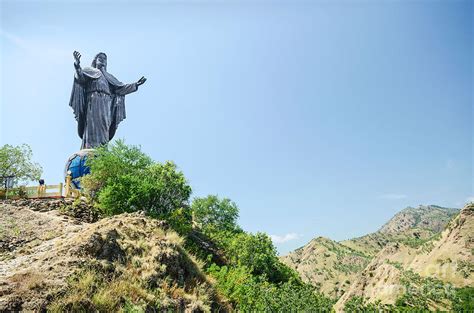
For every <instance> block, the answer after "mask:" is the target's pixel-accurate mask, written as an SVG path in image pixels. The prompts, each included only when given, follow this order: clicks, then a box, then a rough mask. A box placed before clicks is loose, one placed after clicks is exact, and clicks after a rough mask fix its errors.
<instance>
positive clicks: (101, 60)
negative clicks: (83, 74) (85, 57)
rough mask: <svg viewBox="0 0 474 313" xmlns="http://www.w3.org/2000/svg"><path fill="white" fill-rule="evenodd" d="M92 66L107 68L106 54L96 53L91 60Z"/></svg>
mask: <svg viewBox="0 0 474 313" xmlns="http://www.w3.org/2000/svg"><path fill="white" fill-rule="evenodd" d="M92 67H95V68H98V69H102V68H103V69H104V70H107V55H106V54H105V53H103V52H100V53H98V54H97V55H96V56H95V58H94V60H93V61H92Z"/></svg>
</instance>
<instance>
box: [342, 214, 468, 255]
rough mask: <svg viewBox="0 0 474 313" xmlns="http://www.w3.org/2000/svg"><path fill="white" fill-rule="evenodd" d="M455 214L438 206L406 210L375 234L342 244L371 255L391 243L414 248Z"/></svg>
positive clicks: (430, 236) (441, 228) (438, 230)
mask: <svg viewBox="0 0 474 313" xmlns="http://www.w3.org/2000/svg"><path fill="white" fill-rule="evenodd" d="M458 213H459V209H453V208H444V207H440V206H437V205H427V206H424V205H420V206H418V207H417V208H413V207H407V208H405V209H403V210H402V211H400V212H398V213H397V214H395V216H394V217H392V218H391V219H390V220H389V221H388V222H387V223H385V224H384V225H383V226H382V227H381V228H380V229H379V230H378V231H377V232H375V233H372V234H368V235H365V236H362V237H358V238H353V239H349V240H344V241H341V243H342V244H343V245H345V246H347V247H350V248H352V249H354V250H357V251H359V252H362V253H364V254H368V255H371V256H374V255H376V254H377V253H378V252H379V251H380V250H382V249H383V248H384V247H385V246H386V245H387V244H389V243H391V242H401V243H405V244H407V245H409V246H412V247H416V246H419V245H420V244H423V243H424V242H426V241H427V240H430V238H432V237H433V236H436V234H437V233H439V232H440V231H441V230H443V229H444V227H446V225H447V224H448V223H449V221H450V220H451V219H453V218H454V217H455V216H456V215H457V214H458Z"/></svg>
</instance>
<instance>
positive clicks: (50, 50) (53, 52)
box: [0, 28, 71, 59]
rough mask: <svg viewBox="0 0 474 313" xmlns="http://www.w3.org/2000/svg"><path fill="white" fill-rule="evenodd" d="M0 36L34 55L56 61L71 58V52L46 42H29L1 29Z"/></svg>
mask: <svg viewBox="0 0 474 313" xmlns="http://www.w3.org/2000/svg"><path fill="white" fill-rule="evenodd" d="M0 36H1V37H3V38H5V39H6V40H7V41H8V42H10V43H11V44H13V45H15V46H17V47H18V48H20V49H22V50H24V51H26V52H28V53H30V54H33V55H41V57H42V58H44V57H49V58H52V59H54V58H58V57H61V58H66V57H70V56H71V51H69V49H65V48H63V47H61V48H60V47H55V46H54V45H52V44H50V43H46V42H35V41H32V40H27V39H25V38H22V37H20V36H18V35H16V34H14V33H12V32H9V31H6V30H5V29H2V28H0Z"/></svg>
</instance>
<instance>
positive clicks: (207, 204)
mask: <svg viewBox="0 0 474 313" xmlns="http://www.w3.org/2000/svg"><path fill="white" fill-rule="evenodd" d="M191 208H192V210H193V213H194V219H195V221H196V222H197V223H198V224H200V225H201V227H202V228H203V230H204V232H206V233H208V235H210V233H213V232H225V231H230V232H232V231H235V230H237V229H239V227H238V226H237V218H238V217H239V208H238V207H237V205H236V204H235V203H234V202H232V201H231V200H230V199H227V198H224V199H222V200H221V199H219V198H218V197H217V196H214V195H209V196H207V197H205V198H195V199H194V201H193V203H192V206H191Z"/></svg>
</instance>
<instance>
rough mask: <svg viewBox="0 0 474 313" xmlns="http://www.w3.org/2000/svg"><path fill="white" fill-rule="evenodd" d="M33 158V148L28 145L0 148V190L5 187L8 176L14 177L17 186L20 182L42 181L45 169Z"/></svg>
mask: <svg viewBox="0 0 474 313" xmlns="http://www.w3.org/2000/svg"><path fill="white" fill-rule="evenodd" d="M32 156H33V153H32V151H31V148H30V146H29V145H27V144H22V145H19V146H11V145H4V146H2V147H1V148H0V188H2V187H3V186H5V179H6V177H8V176H13V182H14V184H15V185H17V184H18V183H19V182H20V181H31V180H38V179H40V177H41V174H42V172H43V169H42V167H41V166H40V165H39V164H38V163H34V162H33V161H32V160H31V159H32Z"/></svg>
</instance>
